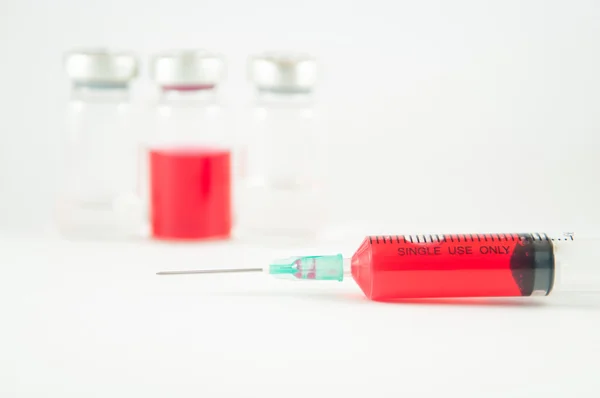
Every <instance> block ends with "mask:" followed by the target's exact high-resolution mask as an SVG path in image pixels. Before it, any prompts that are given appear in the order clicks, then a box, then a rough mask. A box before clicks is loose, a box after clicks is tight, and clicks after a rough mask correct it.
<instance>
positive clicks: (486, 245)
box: [352, 233, 598, 301]
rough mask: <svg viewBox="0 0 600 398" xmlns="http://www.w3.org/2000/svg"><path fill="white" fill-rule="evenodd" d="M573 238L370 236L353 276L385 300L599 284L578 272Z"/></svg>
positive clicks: (519, 293)
mask: <svg viewBox="0 0 600 398" xmlns="http://www.w3.org/2000/svg"><path fill="white" fill-rule="evenodd" d="M574 242H575V237H574V236H572V235H568V234H561V235H558V236H551V235H547V234H544V233H513V234H455V235H398V236H395V235H394V236H368V237H367V238H366V239H365V240H364V241H363V243H362V245H361V246H360V248H359V249H358V250H357V252H356V253H355V254H354V256H353V257H352V276H353V278H354V280H355V281H356V282H357V283H358V284H359V286H360V287H361V289H362V290H363V292H364V293H365V294H366V295H367V296H368V297H369V298H371V299H374V300H384V301H385V300H394V299H403V298H431V297H482V296H486V297H493V296H496V297H499V296H505V297H506V296H532V295H547V294H549V293H550V292H551V291H553V290H555V289H557V290H586V289H585V287H586V286H587V287H588V288H591V287H592V286H596V288H597V287H598V285H595V281H594V280H591V283H589V284H587V285H586V283H585V281H586V276H584V275H582V273H579V274H577V273H576V272H574V270H575V269H582V268H581V267H580V264H575V262H577V255H576V253H577V249H576V248H573V249H571V248H569V245H570V244H572V243H574ZM573 246H575V245H573ZM557 257H558V259H564V260H561V261H560V264H559V266H563V269H558V266H557V264H558V263H559V262H558V261H557ZM581 260H582V261H584V259H583V258H582V259H581ZM571 264H572V266H571ZM557 272H559V277H558V278H557V277H556V275H557ZM583 274H585V271H583ZM581 278H583V279H581ZM587 278H589V277H587ZM555 279H556V286H555ZM588 280H589V279H588Z"/></svg>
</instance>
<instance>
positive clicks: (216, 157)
mask: <svg viewBox="0 0 600 398" xmlns="http://www.w3.org/2000/svg"><path fill="white" fill-rule="evenodd" d="M150 201H151V203H150V206H151V216H150V217H151V225H152V235H153V236H154V237H155V238H159V239H206V238H226V237H228V236H229V235H230V232H231V156H230V153H229V151H226V150H212V149H205V148H191V149H154V150H152V151H150Z"/></svg>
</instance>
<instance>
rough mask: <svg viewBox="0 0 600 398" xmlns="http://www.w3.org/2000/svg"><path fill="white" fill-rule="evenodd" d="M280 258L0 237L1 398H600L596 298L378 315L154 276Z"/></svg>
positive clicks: (271, 290) (328, 298) (209, 280)
mask: <svg viewBox="0 0 600 398" xmlns="http://www.w3.org/2000/svg"><path fill="white" fill-rule="evenodd" d="M280 254H281V253H280V252H276V251H273V250H267V249H260V248H252V247H244V246H242V245H240V244H232V243H230V244H204V245H167V244H151V243H147V242H146V243H84V242H77V243H74V242H67V241H64V240H61V239H59V238H55V237H37V238H32V237H28V236H25V235H21V236H12V235H9V234H4V235H0V267H1V268H0V272H1V275H2V277H1V278H0V295H1V297H0V298H1V300H0V310H1V312H0V313H1V314H2V318H3V322H2V329H1V330H2V332H1V333H0V336H1V339H0V370H1V373H0V396H1V397H7V398H9V397H62V398H70V397H78V398H81V397H144V398H154V397H236V396H237V397H240V396H243V397H246V396H247V397H254V396H257V397H258V396H261V397H305V396H324V395H326V394H327V395H330V394H334V395H333V396H336V397H338V396H339V397H346V396H352V397H354V396H356V397H359V396H362V397H369V396H375V397H379V396H383V397H395V398H398V397H421V396H427V397H429V396H431V397H434V396H435V397H437V396H456V397H537V396H539V397H578V398H581V397H598V396H600V374H599V358H600V298H599V297H597V296H554V297H552V296H551V297H542V298H537V299H481V300H455V301H439V300H438V301H433V302H423V301H422V302H411V303H402V304H383V303H376V302H370V301H368V300H367V299H365V298H364V297H363V295H362V294H361V292H360V290H359V288H358V287H357V286H356V285H355V284H354V282H353V281H351V280H350V281H345V282H342V283H338V282H322V283H317V282H313V283H309V282H289V281H281V280H274V279H271V278H268V277H266V276H263V275H261V274H256V275H249V274H248V275H225V276H185V277H184V276H179V277H158V276H156V275H155V272H156V271H159V270H169V269H189V268H198V267H226V266H231V265H233V266H238V265H241V266H247V267H252V266H259V265H263V262H264V261H268V260H269V259H271V258H272V257H273V256H277V255H280ZM287 254H294V253H289V252H287Z"/></svg>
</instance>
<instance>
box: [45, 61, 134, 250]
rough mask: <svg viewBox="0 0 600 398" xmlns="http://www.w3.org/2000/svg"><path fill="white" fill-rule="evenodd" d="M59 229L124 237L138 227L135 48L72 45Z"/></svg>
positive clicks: (69, 233) (73, 233)
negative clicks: (133, 100) (132, 99)
mask: <svg viewBox="0 0 600 398" xmlns="http://www.w3.org/2000/svg"><path fill="white" fill-rule="evenodd" d="M64 61H65V69H66V72H67V75H68V76H69V78H70V80H71V83H72V85H71V95H70V100H69V104H68V112H67V114H68V115H67V122H68V132H67V133H68V135H67V145H66V148H65V157H64V160H65V164H64V180H63V184H62V187H61V190H60V192H59V200H58V203H57V222H58V226H59V230H60V231H61V232H62V233H63V234H64V235H67V236H70V237H84V238H85V237H90V238H108V239H112V238H122V237H129V236H135V235H136V234H137V233H138V232H139V218H138V216H139V215H140V214H139V210H140V207H139V204H140V203H139V200H138V196H137V185H136V182H137V167H136V166H137V163H136V159H137V151H138V147H137V145H138V140H137V136H136V134H135V130H134V128H133V120H132V112H131V106H130V102H129V91H130V90H129V87H130V83H131V82H132V80H133V79H134V78H135V77H136V76H137V73H138V61H137V59H136V57H135V56H134V55H133V54H131V53H126V52H125V53H118V52H110V51H108V50H82V51H72V52H69V53H67V54H66V55H65V59H64Z"/></svg>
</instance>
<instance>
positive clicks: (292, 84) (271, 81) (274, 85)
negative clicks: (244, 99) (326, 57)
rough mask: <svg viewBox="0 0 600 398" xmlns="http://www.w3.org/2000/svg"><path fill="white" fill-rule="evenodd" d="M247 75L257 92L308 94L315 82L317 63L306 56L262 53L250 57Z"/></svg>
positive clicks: (312, 58)
mask: <svg viewBox="0 0 600 398" xmlns="http://www.w3.org/2000/svg"><path fill="white" fill-rule="evenodd" d="M248 75H249V79H250V80H251V81H252V82H253V83H254V84H255V86H256V87H257V88H258V89H259V90H263V91H273V92H284V93H285V92H289V93H296V92H308V91H311V90H312V89H313V88H314V86H315V84H316V81H317V62H316V59H315V58H314V57H312V56H310V55H308V54H299V53H281V52H271V53H263V54H259V55H254V56H251V57H250V59H249V60H248Z"/></svg>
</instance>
